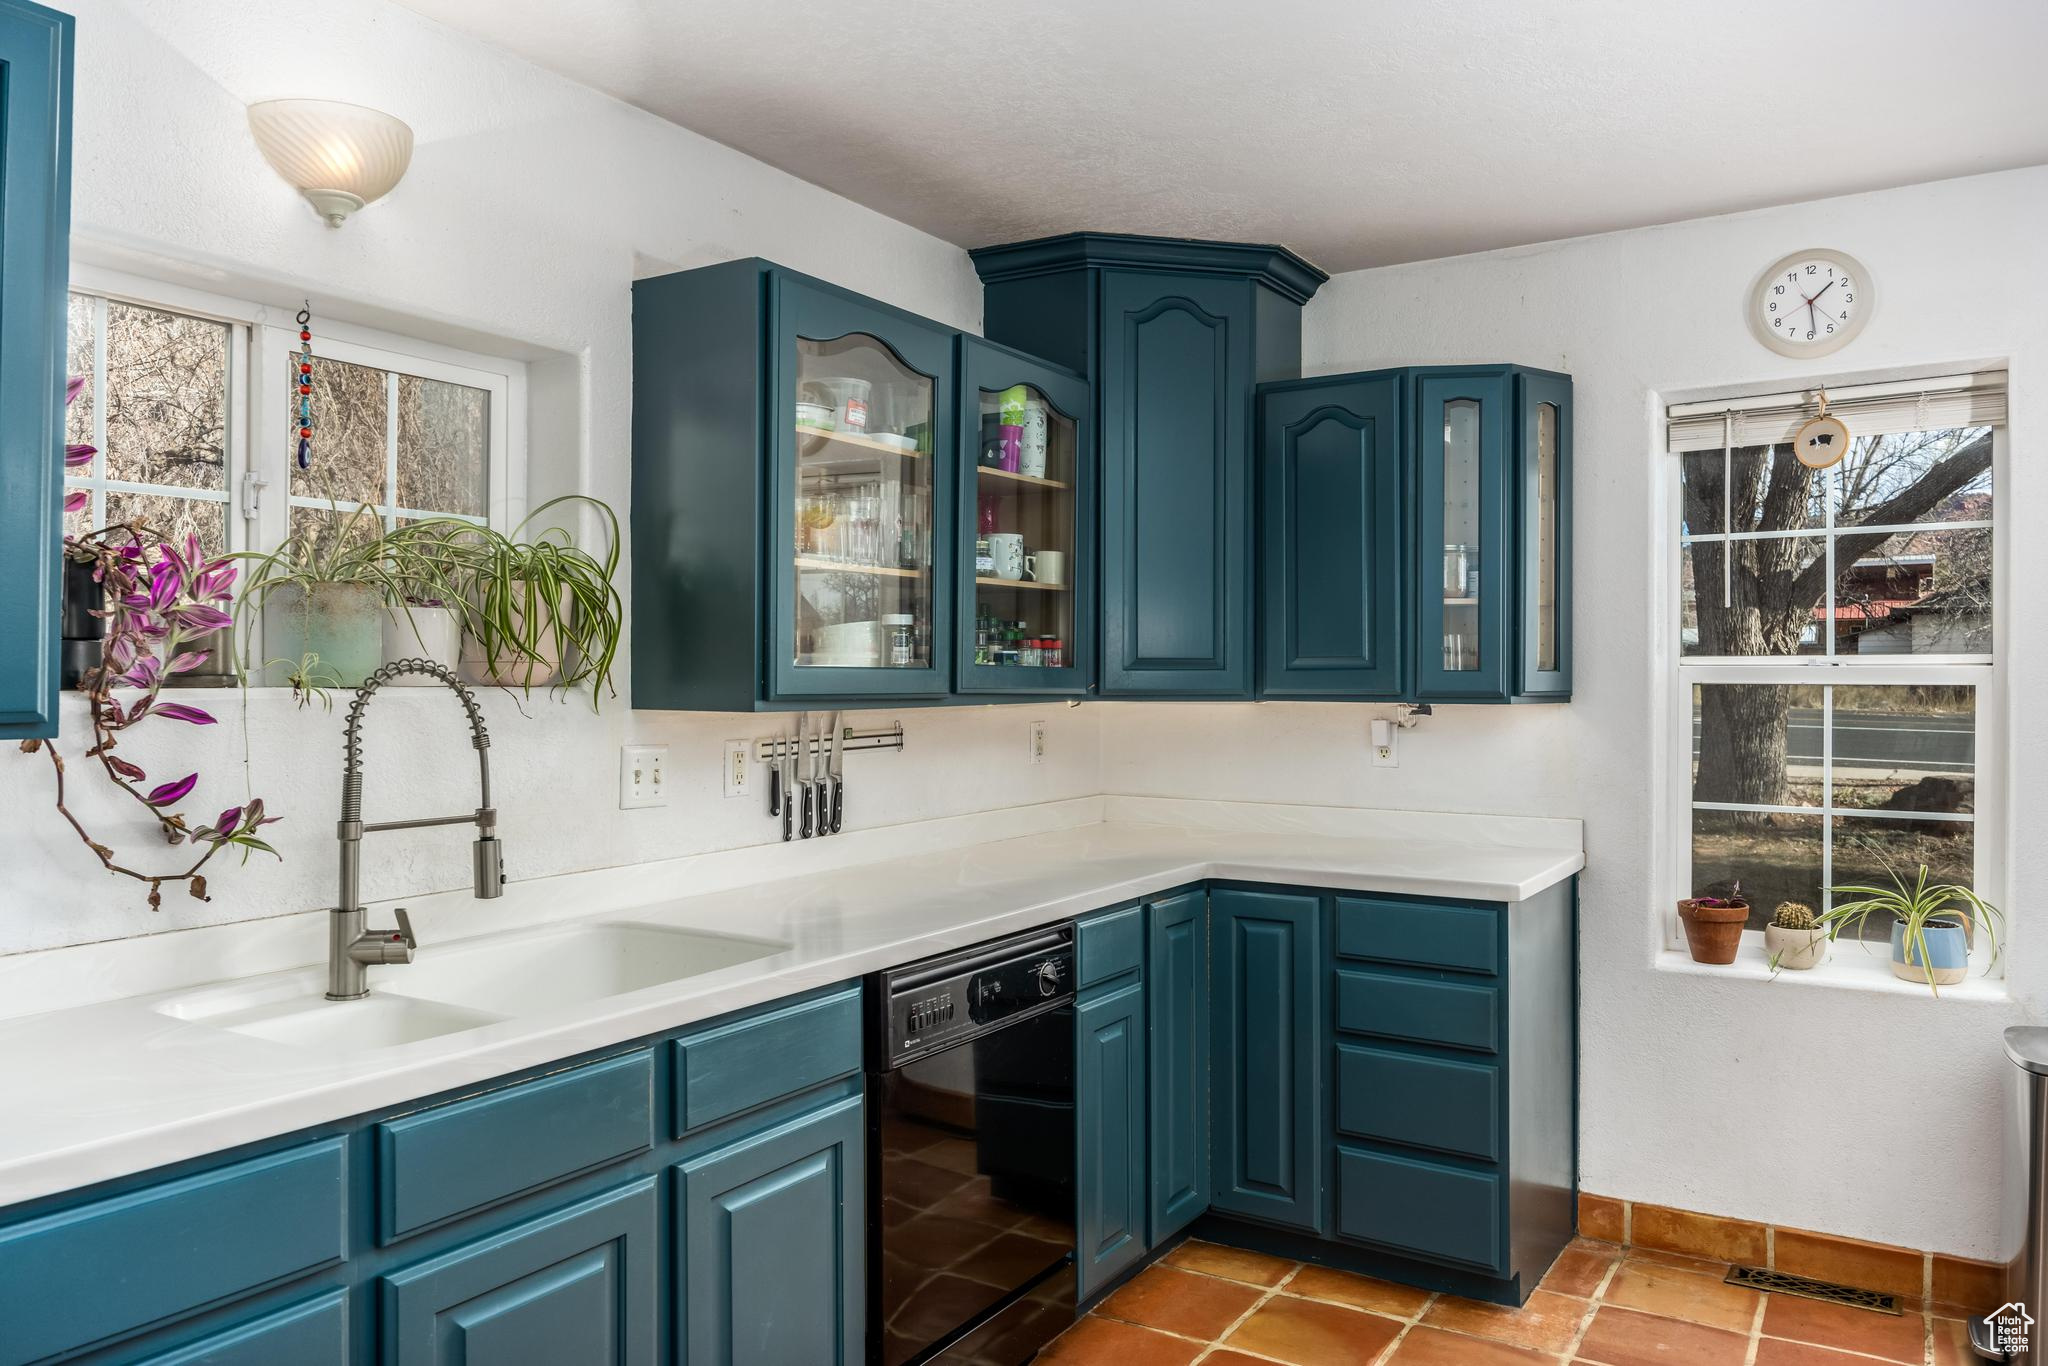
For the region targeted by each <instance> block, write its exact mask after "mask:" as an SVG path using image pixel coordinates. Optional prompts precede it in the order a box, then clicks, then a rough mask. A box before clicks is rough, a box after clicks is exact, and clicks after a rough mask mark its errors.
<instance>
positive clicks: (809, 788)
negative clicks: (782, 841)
mask: <svg viewBox="0 0 2048 1366" xmlns="http://www.w3.org/2000/svg"><path fill="white" fill-rule="evenodd" d="M800 786H801V787H802V788H803V790H804V828H803V835H804V838H805V839H809V838H810V837H811V815H812V808H813V807H815V806H816V805H817V802H816V801H815V800H814V798H815V795H816V794H815V792H814V789H815V788H816V787H817V784H816V783H813V782H812V781H811V780H810V779H808V778H806V779H804V781H803V782H802V783H801V784H800Z"/></svg>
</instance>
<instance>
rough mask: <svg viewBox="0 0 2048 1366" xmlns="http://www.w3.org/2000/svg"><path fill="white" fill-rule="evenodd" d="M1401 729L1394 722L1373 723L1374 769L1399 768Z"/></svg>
mask: <svg viewBox="0 0 2048 1366" xmlns="http://www.w3.org/2000/svg"><path fill="white" fill-rule="evenodd" d="M1400 742H1401V728H1400V727H1399V726H1396V725H1395V724H1394V723H1393V722H1392V721H1375V722H1373V723H1372V766H1373V767H1374V768H1399V767H1400V766H1401V751H1400V750H1399V749H1398V748H1397V746H1398V745H1399V744H1400Z"/></svg>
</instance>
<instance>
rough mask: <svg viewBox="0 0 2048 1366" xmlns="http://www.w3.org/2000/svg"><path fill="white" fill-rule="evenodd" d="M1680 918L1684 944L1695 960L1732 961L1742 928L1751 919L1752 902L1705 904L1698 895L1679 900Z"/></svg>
mask: <svg viewBox="0 0 2048 1366" xmlns="http://www.w3.org/2000/svg"><path fill="white" fill-rule="evenodd" d="M1678 918H1679V919H1680V920H1682V921H1684V922H1685V947H1686V948H1687V949H1689V950H1690V951H1691V952H1692V961H1693V962H1695V963H1732V962H1734V961H1735V951H1736V950H1737V949H1738V948H1740V947H1742V927H1743V925H1744V923H1745V922H1747V921H1748V919H1749V903H1748V902H1747V901H1734V902H1730V903H1729V904H1727V905H1725V906H1702V905H1700V902H1699V898H1698V897H1687V898H1686V899H1685V900H1683V901H1681V902H1679V903H1678Z"/></svg>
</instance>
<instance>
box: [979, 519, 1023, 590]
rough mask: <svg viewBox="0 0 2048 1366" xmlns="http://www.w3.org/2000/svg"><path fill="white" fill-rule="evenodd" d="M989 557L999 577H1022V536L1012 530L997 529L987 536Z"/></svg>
mask: <svg viewBox="0 0 2048 1366" xmlns="http://www.w3.org/2000/svg"><path fill="white" fill-rule="evenodd" d="M988 554H989V558H990V559H991V560H993V561H994V562H995V576H996V577H997V578H999V579H1021V578H1023V577H1024V538H1023V537H1022V536H1020V535H1018V534H1017V533H1016V532H1014V531H998V532H997V533H996V534H995V535H993V536H991V537H989V538H988Z"/></svg>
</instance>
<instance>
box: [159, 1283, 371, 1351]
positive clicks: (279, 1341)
mask: <svg viewBox="0 0 2048 1366" xmlns="http://www.w3.org/2000/svg"><path fill="white" fill-rule="evenodd" d="M285 1361H288V1362H290V1363H292V1366H349V1361H350V1353H349V1346H348V1292H347V1291H346V1290H330V1291H328V1292H327V1293H326V1294H324V1295H320V1296H318V1297H316V1298H314V1299H310V1300H306V1301H303V1302H302V1303H299V1304H294V1305H291V1306H290V1307H288V1308H285V1309H280V1310H278V1311H277V1312H276V1313H272V1314H265V1315H263V1316H262V1317H261V1318H256V1319H252V1320H250V1321H249V1322H247V1323H240V1324H236V1325H235V1326H234V1327H233V1328H225V1329H222V1330H221V1331H219V1332H217V1333H210V1334H208V1335H207V1336H206V1337H204V1338H201V1339H200V1340H199V1341H197V1342H188V1343H185V1344H183V1345H182V1346H178V1347H173V1348H170V1349H168V1350H166V1351H162V1352H159V1353H157V1354H155V1355H151V1356H147V1357H143V1358H142V1359H141V1360H140V1361H138V1362H137V1363H136V1366H277V1363H278V1362H285Z"/></svg>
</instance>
